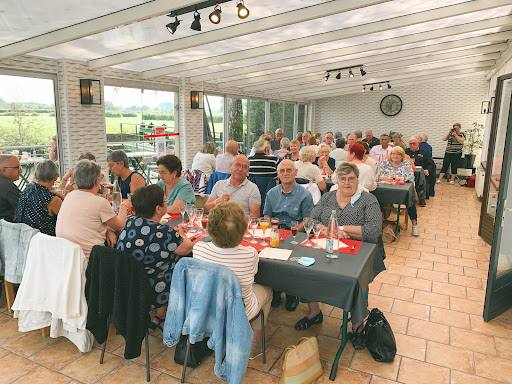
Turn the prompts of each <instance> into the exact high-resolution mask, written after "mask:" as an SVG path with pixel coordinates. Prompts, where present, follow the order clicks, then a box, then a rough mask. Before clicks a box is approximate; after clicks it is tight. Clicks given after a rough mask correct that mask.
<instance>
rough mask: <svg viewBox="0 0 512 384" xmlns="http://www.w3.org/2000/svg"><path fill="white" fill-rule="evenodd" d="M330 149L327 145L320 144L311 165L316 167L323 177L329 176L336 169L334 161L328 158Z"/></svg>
mask: <svg viewBox="0 0 512 384" xmlns="http://www.w3.org/2000/svg"><path fill="white" fill-rule="evenodd" d="M330 153H331V148H330V147H329V145H327V144H325V143H324V144H320V145H319V146H318V156H317V157H316V159H315V161H314V162H313V164H315V165H316V166H318V168H319V169H321V170H322V174H323V175H327V176H331V175H332V174H333V173H334V170H335V169H336V160H334V159H333V158H332V157H329V154H330Z"/></svg>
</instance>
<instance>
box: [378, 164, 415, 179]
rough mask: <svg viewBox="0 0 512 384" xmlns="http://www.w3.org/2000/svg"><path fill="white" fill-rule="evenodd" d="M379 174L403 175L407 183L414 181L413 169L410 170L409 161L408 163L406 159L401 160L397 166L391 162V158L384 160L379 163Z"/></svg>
mask: <svg viewBox="0 0 512 384" xmlns="http://www.w3.org/2000/svg"><path fill="white" fill-rule="evenodd" d="M380 175H381V176H389V175H395V176H398V177H403V179H404V181H406V182H407V183H414V171H413V170H412V166H411V163H409V162H408V161H407V160H404V161H402V162H401V163H400V165H399V166H398V167H395V166H394V165H393V164H392V163H391V159H386V160H384V161H383V162H382V164H381V165H380Z"/></svg>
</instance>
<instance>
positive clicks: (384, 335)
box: [364, 308, 396, 363]
mask: <svg viewBox="0 0 512 384" xmlns="http://www.w3.org/2000/svg"><path fill="white" fill-rule="evenodd" d="M364 333H365V337H366V346H367V347H368V351H370V353H371V355H372V356H373V358H374V359H375V361H378V362H381V363H390V362H392V361H393V360H394V358H395V354H396V341H395V336H394V335H393V331H392V330H391V326H390V325H389V323H388V321H387V319H386V318H385V317H384V314H383V313H382V312H381V311H379V309H378V308H373V309H372V311H371V312H370V316H368V320H367V321H366V325H365V327H364Z"/></svg>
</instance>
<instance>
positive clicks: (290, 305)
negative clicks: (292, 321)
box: [285, 295, 299, 312]
mask: <svg viewBox="0 0 512 384" xmlns="http://www.w3.org/2000/svg"><path fill="white" fill-rule="evenodd" d="M298 305H299V298H298V297H297V296H290V295H286V304H285V308H286V310H287V311H289V312H293V311H295V310H296V309H297V306H298Z"/></svg>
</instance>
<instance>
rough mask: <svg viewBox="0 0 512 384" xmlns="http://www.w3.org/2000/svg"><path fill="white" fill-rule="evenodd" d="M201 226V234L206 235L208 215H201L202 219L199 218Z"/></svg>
mask: <svg viewBox="0 0 512 384" xmlns="http://www.w3.org/2000/svg"><path fill="white" fill-rule="evenodd" d="M201 226H202V227H203V232H204V233H208V230H207V228H208V215H207V214H203V217H202V218H201Z"/></svg>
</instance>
